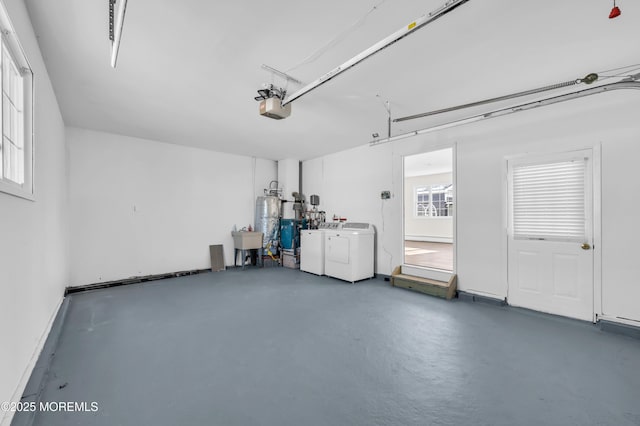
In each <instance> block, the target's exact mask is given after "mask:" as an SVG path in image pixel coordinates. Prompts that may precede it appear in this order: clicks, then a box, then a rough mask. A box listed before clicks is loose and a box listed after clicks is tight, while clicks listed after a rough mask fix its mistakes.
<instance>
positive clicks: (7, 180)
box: [0, 3, 33, 199]
mask: <svg viewBox="0 0 640 426" xmlns="http://www.w3.org/2000/svg"><path fill="white" fill-rule="evenodd" d="M0 31H1V33H2V34H1V37H2V42H1V43H0V74H1V77H0V85H1V86H2V90H1V93H2V102H0V110H1V113H0V116H1V117H2V122H1V125H2V138H0V191H2V192H5V193H9V194H12V195H17V196H19V197H23V198H28V199H33V139H32V127H33V126H32V115H33V113H32V108H33V100H32V93H33V87H32V85H33V75H32V72H31V68H30V67H29V64H28V62H27V59H26V57H25V55H24V53H23V51H22V49H21V48H20V43H19V42H18V39H17V37H16V33H15V31H14V30H13V28H12V26H11V23H10V21H9V17H8V15H7V12H6V10H5V9H4V6H3V5H2V4H1V3H0Z"/></svg>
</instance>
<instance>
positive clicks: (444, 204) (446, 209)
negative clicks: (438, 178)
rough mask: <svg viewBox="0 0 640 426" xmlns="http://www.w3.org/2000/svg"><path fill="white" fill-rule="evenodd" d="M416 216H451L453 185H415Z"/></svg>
mask: <svg viewBox="0 0 640 426" xmlns="http://www.w3.org/2000/svg"><path fill="white" fill-rule="evenodd" d="M415 200H416V204H415V206H416V216H418V217H439V216H453V185H452V184H436V185H425V186H418V187H416V193H415Z"/></svg>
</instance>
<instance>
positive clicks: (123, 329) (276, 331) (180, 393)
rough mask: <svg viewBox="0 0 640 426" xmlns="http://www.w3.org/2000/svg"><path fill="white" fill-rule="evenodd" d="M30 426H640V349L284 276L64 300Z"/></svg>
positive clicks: (236, 275) (360, 286)
mask: <svg viewBox="0 0 640 426" xmlns="http://www.w3.org/2000/svg"><path fill="white" fill-rule="evenodd" d="M72 297H73V299H72V300H71V303H70V306H69V312H68V315H67V319H66V322H65V324H64V327H63V330H62V334H61V337H60V341H59V347H58V349H57V352H56V354H55V357H54V359H53V363H52V366H51V374H50V378H49V381H48V383H47V384H46V388H45V390H44V393H43V400H44V401H75V402H83V401H86V402H93V401H95V402H97V403H98V405H99V409H98V411H97V412H93V413H77V412H76V413H69V412H67V413H61V412H58V413H52V412H48V413H43V412H40V413H38V414H37V416H36V418H35V423H34V424H36V425H47V426H56V425H65V426H66V425H105V426H106V425H108V426H114V425H137V426H140V425H154V426H162V425H172V426H174V425H639V424H640V403H639V402H640V341H639V340H635V339H633V338H630V337H625V336H620V335H616V334H608V333H604V332H601V331H600V330H599V329H598V328H597V327H595V326H594V325H592V324H588V323H582V322H577V321H573V320H567V319H563V318H557V317H552V316H546V315H542V314H537V313H533V312H529V311H523V310H518V309H513V308H509V307H497V306H490V305H486V304H482V303H464V302H460V301H452V302H447V301H445V300H441V299H437V298H432V297H429V296H425V295H422V294H418V293H412V292H409V291H406V290H401V289H396V288H392V287H390V286H389V283H387V282H384V281H383V280H381V279H378V280H370V281H363V282H359V283H356V284H354V285H351V284H347V283H344V282H341V281H338V280H334V279H331V278H326V277H316V276H314V275H310V274H306V273H303V272H299V271H295V270H289V269H282V268H268V269H255V268H253V269H247V270H245V271H239V270H231V271H226V272H218V273H209V274H202V275H195V276H188V277H182V278H177V279H170V280H163V281H156V282H151V283H145V284H139V285H132V286H127V287H118V288H112V289H106V290H98V291H94V292H89V293H84V294H78V295H73V296H72Z"/></svg>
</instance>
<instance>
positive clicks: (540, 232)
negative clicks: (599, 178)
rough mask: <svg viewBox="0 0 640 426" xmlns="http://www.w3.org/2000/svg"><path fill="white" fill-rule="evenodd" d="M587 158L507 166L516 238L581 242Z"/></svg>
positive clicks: (585, 228) (584, 225) (585, 227)
mask: <svg viewBox="0 0 640 426" xmlns="http://www.w3.org/2000/svg"><path fill="white" fill-rule="evenodd" d="M588 167H589V164H588V158H585V157H584V156H577V157H576V156H573V158H567V159H566V160H558V159H556V160H554V161H551V162H537V163H517V162H515V163H513V162H510V164H509V180H510V188H511V189H510V194H511V206H510V207H511V223H510V227H511V232H512V234H513V238H516V239H533V240H550V241H583V240H584V239H585V238H586V237H587V234H588V223H587V221H586V214H585V211H586V209H587V208H588V205H589V202H590V200H589V199H588V197H587V196H586V194H587V189H588V184H589V182H588V181H587V176H588V173H587V169H588Z"/></svg>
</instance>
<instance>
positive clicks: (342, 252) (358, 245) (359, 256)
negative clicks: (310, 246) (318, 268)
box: [324, 222, 375, 283]
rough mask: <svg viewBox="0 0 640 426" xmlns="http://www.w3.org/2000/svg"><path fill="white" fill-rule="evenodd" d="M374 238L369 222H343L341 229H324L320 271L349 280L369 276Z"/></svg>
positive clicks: (373, 231)
mask: <svg viewBox="0 0 640 426" xmlns="http://www.w3.org/2000/svg"><path fill="white" fill-rule="evenodd" d="M374 238H375V230H374V228H373V225H371V224H369V223H355V222H351V223H350V222H347V223H343V224H342V229H336V230H326V231H325V238H324V273H325V274H326V275H328V276H330V277H334V278H339V279H341V280H345V281H349V282H352V283H353V282H356V281H359V280H364V279H367V278H372V277H373V276H374V271H373V256H374Z"/></svg>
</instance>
